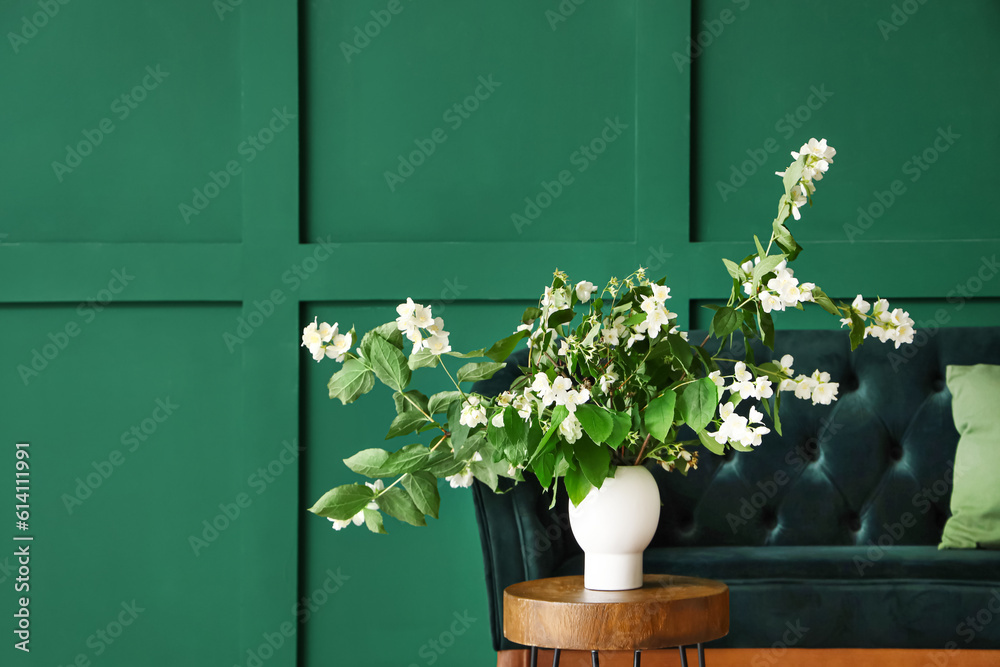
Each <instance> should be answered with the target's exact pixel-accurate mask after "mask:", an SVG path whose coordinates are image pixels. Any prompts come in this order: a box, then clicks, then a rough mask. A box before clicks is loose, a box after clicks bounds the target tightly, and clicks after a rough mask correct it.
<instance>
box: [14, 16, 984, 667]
mask: <svg viewBox="0 0 1000 667" xmlns="http://www.w3.org/2000/svg"><path fill="white" fill-rule="evenodd" d="M695 4H696V5H697V7H696V8H695V9H694V11H692V7H691V4H690V3H684V2H679V1H678V2H674V1H672V0H671V1H670V2H667V1H661V2H653V1H652V0H640V1H637V2H620V3H610V2H598V1H597V0H589V1H583V0H563V1H561V2H560V1H558V0H543V2H541V3H539V2H529V1H528V0H511V1H509V2H504V3H492V4H485V3H468V2H458V1H457V0H449V1H442V2H438V3H428V2H420V1H419V0H392V1H390V0H371V1H369V0H356V1H353V2H330V1H326V0H324V1H320V0H311V1H309V2H301V3H295V2H292V1H291V0H271V1H269V2H264V1H257V2H250V1H249V0H247V1H245V2H239V3H237V2H236V0H214V1H213V0H183V1H176V2H170V3H167V2H135V1H126V0H113V1H112V0H105V1H104V2H101V3H83V2H73V1H65V3H63V2H60V1H59V0H40V1H39V0H13V1H11V0H8V1H7V2H4V3H2V4H0V28H2V32H3V34H4V35H5V42H6V43H5V44H4V45H3V46H2V47H0V91H3V102H2V104H0V127H2V128H3V133H4V141H3V144H2V145H3V147H4V157H5V159H3V160H2V161H0V193H2V196H0V313H2V317H3V320H2V326H0V355H2V359H3V361H2V364H0V367H2V368H4V369H6V370H5V372H4V374H3V376H2V379H0V392H2V394H0V397H2V402H0V415H2V418H3V419H2V422H0V423H2V424H3V425H4V429H3V432H4V434H5V435H4V438H5V440H6V443H5V444H4V445H3V447H4V448H5V449H6V451H7V454H6V455H5V456H4V457H3V461H4V462H5V463H4V465H6V466H10V467H9V468H8V469H7V470H8V472H7V473H5V474H4V475H3V476H2V477H3V479H4V481H3V482H0V489H3V490H4V493H3V494H2V495H3V497H4V498H6V499H7V501H6V502H8V503H10V504H11V505H13V504H14V500H13V489H14V485H13V483H12V479H13V475H12V474H11V472H12V469H13V466H14V443H15V442H29V443H30V450H29V451H30V453H31V458H30V464H31V468H30V471H31V478H30V479H31V497H30V500H31V518H30V521H29V524H30V528H29V530H28V531H25V532H23V533H20V531H17V530H16V529H15V528H14V527H13V519H11V520H10V521H11V523H10V524H8V529H7V530H8V533H6V534H9V535H13V534H14V533H20V534H21V535H30V536H32V537H34V541H33V542H31V554H32V556H31V563H30V567H31V572H30V585H31V590H30V600H31V602H30V607H29V608H30V611H31V617H30V618H31V631H32V634H31V644H30V647H31V649H32V650H31V653H30V654H25V653H22V652H20V651H17V650H16V649H14V648H13V639H12V635H11V633H10V632H9V630H10V624H11V621H10V619H11V616H10V614H13V612H14V611H15V610H16V609H17V606H18V605H17V602H16V599H15V598H16V597H18V596H20V595H21V594H17V595H15V592H14V590H13V586H14V584H15V583H16V578H17V575H16V573H14V572H12V568H11V565H12V564H16V563H15V559H14V557H13V556H12V555H11V554H12V553H13V551H14V548H15V547H14V546H13V545H14V541H13V540H9V541H8V547H5V548H4V549H3V550H0V589H2V590H3V591H4V593H3V596H2V600H3V602H2V608H3V610H4V612H5V614H8V615H7V618H8V626H7V628H8V631H7V634H6V636H7V637H8V642H7V644H6V645H5V646H3V647H0V654H2V655H4V656H5V657H4V658H3V664H18V665H20V664H24V665H69V664H73V663H74V662H76V664H80V665H84V664H86V663H90V664H94V665H107V666H112V665H123V666H124V665H132V664H137V663H138V664H156V665H174V664H181V663H194V664H199V665H201V664H204V665H248V663H249V664H250V665H253V664H256V661H255V659H254V658H253V657H251V654H252V655H253V656H257V657H260V658H261V659H262V660H261V662H262V664H266V665H269V666H270V665H287V666H289V667H291V666H292V665H296V664H301V665H325V664H335V665H360V664H372V665H386V666H390V665H391V666H393V667H397V666H398V667H410V665H416V666H420V667H423V666H424V665H431V664H434V665H443V666H451V665H456V666H457V665H463V666H464V665H470V664H477V665H488V664H490V663H491V661H492V660H493V656H492V652H491V648H490V645H489V639H488V625H489V618H488V613H487V609H486V594H485V587H484V585H483V570H482V562H481V560H480V553H479V538H478V534H477V532H476V527H475V520H474V515H473V510H472V506H471V498H470V496H469V492H468V491H466V490H453V489H450V488H447V487H445V488H442V495H443V497H444V502H443V506H442V513H441V519H440V520H438V521H432V524H433V525H432V526H431V527H429V528H427V529H415V528H411V527H409V526H405V525H400V524H398V523H396V522H392V523H391V524H390V525H389V526H388V529H389V531H390V533H391V534H390V535H389V536H388V537H385V536H376V535H372V534H370V533H368V532H366V531H365V530H363V529H355V528H354V527H351V529H350V530H345V531H343V532H340V533H336V532H334V531H332V530H331V529H330V528H329V524H328V522H326V521H325V520H322V519H319V518H316V517H314V516H312V515H310V514H308V513H306V512H305V511H304V510H305V507H307V506H308V505H310V504H311V502H312V501H313V500H315V498H316V497H318V496H319V495H320V494H321V493H323V492H324V491H325V490H327V489H328V488H330V487H331V486H334V485H336V484H340V483H343V482H346V481H349V480H351V479H353V476H352V474H351V473H350V472H349V471H348V470H347V469H346V468H345V467H344V466H343V465H342V464H341V463H340V459H342V458H343V457H344V456H345V455H347V454H348V453H350V452H352V451H354V450H356V449H358V448H362V447H365V446H378V442H379V441H381V439H382V433H383V432H384V430H385V425H386V420H387V418H388V416H389V415H390V411H391V410H392V407H391V405H392V404H391V401H390V400H389V397H388V395H387V394H386V393H385V392H379V391H375V392H373V393H372V395H370V396H366V397H365V398H364V399H363V400H362V401H361V402H360V404H359V406H358V407H355V408H351V409H344V408H343V407H342V406H340V404H339V403H332V402H331V401H329V400H328V399H327V398H325V392H324V388H325V383H326V380H327V379H328V378H329V376H330V375H331V374H332V372H333V370H334V368H335V366H336V365H335V364H334V363H333V362H329V361H327V362H324V363H322V364H316V363H314V362H312V361H311V360H310V359H309V358H308V355H306V354H305V353H304V351H302V350H301V349H300V348H298V346H297V345H298V335H299V330H300V328H301V326H302V325H303V324H304V323H305V322H306V321H309V320H311V319H312V317H314V316H318V317H319V318H320V319H321V320H327V321H331V322H333V321H337V322H339V323H340V324H341V325H342V326H348V327H349V326H350V325H351V324H354V325H356V326H357V327H358V328H359V329H366V328H368V327H370V326H373V325H376V324H380V323H382V322H384V321H387V320H389V319H391V318H392V317H393V316H394V315H395V313H394V306H395V304H396V303H398V302H399V301H400V300H402V299H403V298H405V297H406V296H410V297H412V298H414V299H415V300H417V301H418V302H422V303H426V304H433V306H434V312H435V314H436V315H441V316H442V317H444V318H445V321H446V323H447V328H448V329H449V330H450V331H451V332H452V344H453V345H454V346H456V347H457V348H460V349H471V348H475V347H479V346H481V345H482V344H484V343H489V342H492V341H493V340H495V339H496V338H498V337H500V336H502V335H504V334H505V333H507V332H509V331H510V330H512V329H513V327H514V325H515V324H516V321H517V315H518V314H519V313H520V312H521V310H522V309H523V307H524V306H525V305H526V304H527V303H529V302H531V301H532V300H534V299H535V298H537V294H538V292H539V291H540V290H541V288H542V286H543V285H545V284H546V283H547V282H548V280H549V276H550V273H551V271H552V269H553V268H555V267H556V266H558V267H559V268H561V269H564V270H567V271H569V272H570V275H571V276H573V277H575V278H577V279H590V280H592V281H594V282H598V281H602V280H604V279H606V278H607V277H608V276H609V275H612V274H618V275H622V274H624V273H627V272H629V271H630V270H631V269H632V268H634V267H635V266H636V265H637V264H642V265H645V266H647V267H649V269H650V270H651V272H652V273H654V274H657V275H659V274H665V275H667V277H668V284H669V285H671V286H672V287H673V295H674V301H673V304H674V305H673V309H674V310H677V311H679V312H680V313H681V316H682V320H683V321H684V323H685V324H690V325H692V326H696V325H700V324H704V318H703V316H702V315H701V313H702V312H706V311H704V310H703V309H700V308H699V305H700V304H702V303H704V302H707V301H711V300H712V299H717V298H719V297H721V296H724V294H725V291H726V290H727V289H728V279H727V277H726V276H725V274H724V272H723V270H722V266H721V263H719V261H718V258H719V257H721V256H723V255H725V256H730V257H735V256H742V255H743V254H746V252H748V249H749V248H750V247H751V246H750V244H748V241H750V239H751V234H752V233H758V234H765V233H766V232H767V229H768V226H769V221H770V219H771V217H772V216H773V209H774V203H775V200H776V196H777V193H778V187H779V186H778V182H779V181H778V179H777V178H776V177H774V176H772V175H771V174H772V172H774V171H775V170H779V169H782V168H783V167H784V166H785V165H786V164H787V162H788V161H789V158H788V157H787V152H788V151H790V150H794V149H797V148H798V146H799V144H801V143H802V142H803V141H804V140H806V139H808V138H809V137H810V136H817V137H827V138H828V139H829V140H830V142H831V143H832V144H833V145H834V146H836V147H837V149H838V151H839V154H838V156H837V159H836V164H835V166H834V167H833V171H832V172H831V174H830V176H829V177H828V180H824V181H823V182H822V183H821V184H820V193H819V196H818V198H817V207H816V208H815V209H814V210H809V211H807V212H806V213H805V215H804V218H803V221H802V222H801V223H800V224H796V225H795V230H794V233H795V234H796V236H797V237H798V238H799V240H800V241H801V242H802V244H803V245H804V246H805V247H806V252H805V253H803V255H802V257H801V259H800V260H799V262H798V263H797V270H798V275H799V276H800V277H802V278H803V279H808V280H812V281H814V282H817V283H819V284H820V285H821V286H822V287H823V288H824V289H825V290H826V291H827V292H828V293H830V294H831V295H832V296H834V297H844V298H850V297H852V296H853V295H854V294H855V293H857V292H858V291H864V292H865V294H866V296H874V290H876V289H877V290H879V292H878V294H879V295H880V296H884V297H887V298H889V299H890V300H892V301H898V302H899V304H901V305H903V306H904V307H907V308H909V309H910V311H911V313H912V314H913V315H914V317H915V319H916V320H917V322H918V325H921V324H922V325H924V327H925V328H932V327H934V326H939V325H957V324H962V325H990V324H995V323H996V322H997V315H998V312H1000V281H998V280H994V278H995V277H996V272H997V270H998V267H996V266H995V262H994V259H993V258H994V257H995V255H996V253H997V252H998V250H1000V242H998V235H1000V225H998V216H997V214H996V213H995V208H994V206H993V205H992V202H991V201H989V196H990V194H992V188H991V182H990V181H991V178H992V176H993V174H992V171H993V169H992V166H993V156H994V155H995V154H996V153H997V149H998V148H1000V141H998V128H997V124H996V120H995V119H996V118H998V117H1000V85H998V84H1000V74H998V70H997V67H996V66H997V64H998V62H1000V42H998V41H997V40H996V38H995V36H996V34H997V30H998V28H1000V8H998V6H997V4H996V3H995V2H989V1H987V0H976V1H972V0H970V1H968V2H962V3H944V2H934V1H933V0H928V1H926V2H923V3H921V2H919V0H907V1H905V2H889V1H888V0H879V1H877V2H876V1H871V2H858V3H831V2H819V1H818V0H806V1H802V0H800V1H798V2H792V1H790V0H782V1H780V2H769V3H763V2H757V1H756V0H733V1H729V0H706V1H703V2H699V3H695ZM373 12H374V15H373V14H372V13H373ZM380 20H381V24H380V23H379V21H380ZM373 21H375V23H372V22H373ZM366 29H367V30H369V33H370V35H371V36H367V37H366V36H364V31H365V30H366ZM359 34H360V35H361V36H359ZM691 38H693V39H694V40H695V42H696V43H697V40H698V39H700V40H701V43H702V45H703V46H702V47H695V48H694V49H692V50H691V51H688V46H689V44H690V43H691V42H689V41H688V40H689V39H691ZM355 40H356V41H355ZM688 55H691V56H693V57H692V58H690V59H689V58H688V57H687V56H688ZM123 96H124V97H123ZM455 105H458V107H457V108H456V106H455ZM81 142H82V144H81ZM67 146H68V147H70V148H67ZM588 146H592V148H589V149H588V148H587V147H588ZM71 149H72V150H71ZM414 151H418V153H417V154H416V155H413V152H414ZM400 156H402V158H401V157H400ZM748 160H749V162H748ZM918 160H919V163H918ZM54 163H58V164H54ZM920 165H923V167H922V166H920ZM924 167H926V168H924ZM387 172H388V173H389V175H387ZM748 175H749V176H748ZM744 179H745V182H744ZM895 181H898V183H897V184H896V185H895V188H896V194H894V195H892V196H893V197H894V201H893V202H892V203H891V204H888V197H889V195H887V194H885V193H887V192H888V193H892V191H893V187H894V186H893V183H894V182H895ZM526 199H528V200H529V201H527V202H526ZM531 200H534V201H535V202H536V204H535V205H540V206H539V209H538V210H537V211H535V210H534V209H532V208H531ZM880 200H881V201H880ZM859 207H861V208H862V210H868V211H870V212H871V214H872V216H873V217H872V219H871V222H870V223H869V222H868V219H867V218H861V222H860V223H859V212H858V208H859ZM879 207H882V210H881V211H879ZM831 325H835V322H833V321H832V320H831V319H829V318H826V317H822V316H817V314H816V313H809V312H807V313H793V314H791V315H790V316H789V317H787V318H785V319H784V320H783V321H782V322H780V323H779V326H786V327H795V328H808V327H815V326H824V327H825V326H831ZM421 375H423V376H431V377H433V378H434V379H430V378H429V377H427V378H426V379H427V382H428V384H427V387H428V390H429V391H433V390H435V389H437V388H438V387H440V388H444V387H445V386H446V385H445V380H443V379H442V377H438V374H437V373H436V371H431V370H424V371H421ZM418 381H420V382H423V380H420V379H419V376H418ZM421 386H423V385H421ZM300 447H301V449H300ZM237 512H238V514H237ZM227 515H228V516H227ZM8 516H9V515H8ZM206 522H207V524H208V526H206ZM213 523H214V524H215V526H214V527H213V526H212V524H213ZM5 539H7V538H5ZM19 544H21V543H19ZM303 599H305V602H304V603H303V602H302V601H303ZM123 605H124V606H123ZM296 621H298V623H296ZM119 622H128V625H127V626H123V627H119V626H118V625H117V624H118V623H119ZM388 628H391V630H388ZM119 630H120V631H121V632H120V633H119ZM296 631H297V634H296V636H292V633H293V632H296ZM283 632H284V633H287V635H289V636H288V637H286V636H284V635H283V634H282V633H283ZM101 633H107V634H103V635H102V634H101ZM269 640H270V642H271V644H274V645H279V644H280V645H279V646H278V647H277V648H276V649H271V648H270V647H269V645H268V641H269ZM261 647H264V648H261ZM248 651H249V652H250V654H248Z"/></svg>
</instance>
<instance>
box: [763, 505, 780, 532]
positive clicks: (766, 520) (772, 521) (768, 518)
mask: <svg viewBox="0 0 1000 667" xmlns="http://www.w3.org/2000/svg"><path fill="white" fill-rule="evenodd" d="M761 522H762V523H763V524H764V527H765V528H767V529H768V530H774V529H775V528H777V527H778V517H777V516H776V515H775V513H774V512H772V511H770V510H768V511H765V512H764V514H763V516H761Z"/></svg>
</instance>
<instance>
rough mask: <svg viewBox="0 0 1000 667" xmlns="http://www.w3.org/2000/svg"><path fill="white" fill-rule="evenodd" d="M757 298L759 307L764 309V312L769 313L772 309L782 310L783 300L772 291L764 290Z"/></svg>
mask: <svg viewBox="0 0 1000 667" xmlns="http://www.w3.org/2000/svg"><path fill="white" fill-rule="evenodd" d="M757 298H758V299H760V307H761V308H763V309H764V312H765V313H770V312H771V311H772V310H774V311H782V310H784V309H785V302H784V301H782V300H781V299H780V298H779V297H778V296H776V295H775V294H774V293H772V292H768V291H766V290H765V291H763V292H761V293H760V294H759V295H758V297H757Z"/></svg>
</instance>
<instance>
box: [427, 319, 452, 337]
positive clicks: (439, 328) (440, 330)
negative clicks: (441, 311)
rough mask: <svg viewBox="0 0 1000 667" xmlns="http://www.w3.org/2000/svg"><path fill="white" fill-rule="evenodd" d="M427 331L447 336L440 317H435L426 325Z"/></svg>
mask: <svg viewBox="0 0 1000 667" xmlns="http://www.w3.org/2000/svg"><path fill="white" fill-rule="evenodd" d="M427 333H429V334H430V335H432V336H448V335H449V334H448V332H447V331H445V330H444V320H442V319H441V318H440V317H435V318H434V320H433V322H431V325H430V326H429V327H427Z"/></svg>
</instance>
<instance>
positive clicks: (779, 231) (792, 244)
mask: <svg viewBox="0 0 1000 667" xmlns="http://www.w3.org/2000/svg"><path fill="white" fill-rule="evenodd" d="M771 226H772V228H773V229H774V241H775V243H777V244H778V247H779V248H781V249H782V250H784V251H785V254H786V255H788V261H789V262H791V261H793V260H794V259H795V258H796V257H798V256H799V253H801V252H802V246H800V245H799V244H798V242H797V241H796V240H795V238H794V237H793V236H792V233H791V232H790V231H788V228H787V227H785V226H784V225H783V224H781V222H780V221H779V220H775V221H774V223H773V224H772V225H771Z"/></svg>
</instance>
